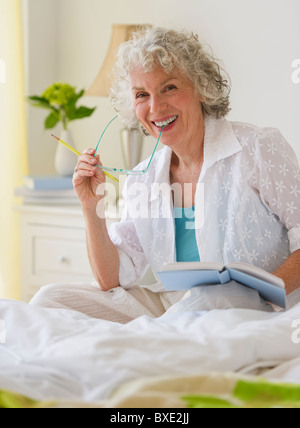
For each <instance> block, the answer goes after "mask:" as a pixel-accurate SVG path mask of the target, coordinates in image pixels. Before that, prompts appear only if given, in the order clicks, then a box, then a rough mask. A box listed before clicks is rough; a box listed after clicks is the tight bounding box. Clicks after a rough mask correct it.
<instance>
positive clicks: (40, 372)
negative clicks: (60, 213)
mask: <svg viewBox="0 0 300 428" xmlns="http://www.w3.org/2000/svg"><path fill="white" fill-rule="evenodd" d="M0 319H1V322H2V327H3V328H2V340H0V342H2V343H0V390H8V391H13V392H14V393H17V394H22V395H24V396H26V397H29V398H31V399H34V400H38V401H42V402H49V401H51V402H52V405H53V406H57V407H112V408H114V407H116V408H117V407H124V408H125V407H139V408H142V407H157V408H159V407H169V408H179V407H187V406H191V403H189V402H188V401H186V397H188V396H189V397H190V396H191V395H195V394H198V395H199V394H200V395H201V394H202V395H205V396H207V395H209V396H215V397H216V396H218V397H219V396H221V397H224V396H225V395H228V394H229V395H230V394H231V393H232V391H233V388H234V386H235V385H237V383H239V382H241V381H244V382H248V381H250V382H251V381H253V382H257V381H259V382H261V380H262V379H263V381H267V382H277V383H280V384H281V383H288V384H292V385H295V386H297V387H299V388H300V303H298V304H295V305H294V306H292V307H291V308H290V309H288V310H286V311H280V312H271V313H268V312H263V311H258V310H253V309H214V310H210V311H196V310H189V311H186V310H182V311H180V310H177V311H176V312H172V311H171V312H169V313H168V312H167V313H166V314H165V315H163V316H162V317H159V318H152V317H150V316H147V315H145V316H142V317H139V318H137V319H135V320H134V321H132V322H129V323H127V324H119V323H114V322H109V321H103V320H99V319H94V318H89V317H87V316H86V315H83V314H82V313H79V312H76V311H70V310H65V309H42V308H38V307H34V306H31V305H28V304H26V303H23V302H18V301H12V300H0ZM4 327H5V334H4ZM0 338H1V336H0ZM299 388H298V389H299ZM298 392H299V390H298ZM183 397H185V399H184V398H183ZM299 404H300V397H299ZM45 406H46V405H45Z"/></svg>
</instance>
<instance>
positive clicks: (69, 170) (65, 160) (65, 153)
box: [55, 129, 78, 176]
mask: <svg viewBox="0 0 300 428" xmlns="http://www.w3.org/2000/svg"><path fill="white" fill-rule="evenodd" d="M60 138H61V139H62V140H63V141H64V142H65V143H68V144H69V145H70V146H72V147H74V148H75V145H74V141H73V137H72V134H71V132H70V130H68V129H67V130H63V131H62V132H61V136H60ZM77 160H78V158H77V156H76V155H75V153H73V152H71V151H70V150H68V149H67V148H66V147H65V146H64V145H63V144H60V143H58V145H57V149H56V155H55V169H56V172H57V174H58V175H62V176H71V175H73V173H74V168H75V166H76V164H77Z"/></svg>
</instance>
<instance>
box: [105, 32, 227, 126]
mask: <svg viewBox="0 0 300 428" xmlns="http://www.w3.org/2000/svg"><path fill="white" fill-rule="evenodd" d="M157 65H159V66H161V67H162V68H163V69H164V70H165V71H166V72H167V73H170V72H171V71H172V70H173V69H174V68H177V69H179V70H180V71H182V72H183V73H185V74H186V76H187V77H188V78H189V79H190V81H191V82H192V84H193V85H194V87H195V89H196V91H197V93H198V94H199V95H200V96H201V97H202V99H203V100H204V103H203V105H202V108H203V114H204V115H205V116H214V117H216V118H220V117H224V116H226V115H227V114H228V112H229V111H230V107H229V105H230V99H229V95H230V90H231V88H230V79H229V77H228V75H227V74H226V72H225V71H224V70H223V69H222V68H221V66H220V65H219V63H218V61H217V60H216V59H215V58H214V56H213V55H212V54H211V53H209V52H207V51H206V50H205V49H204V46H203V45H202V44H201V43H200V42H199V39H198V36H196V35H194V34H193V33H190V32H187V31H182V32H178V31H175V30H168V29H166V28H152V27H145V29H144V30H142V31H140V32H137V33H134V35H133V38H132V40H130V41H129V42H126V43H123V44H122V45H121V46H120V49H119V52H118V56H117V61H116V64H115V67H114V83H113V86H112V89H111V93H110V101H111V104H112V106H113V107H114V108H115V110H116V111H117V112H118V114H119V116H120V118H121V120H122V122H123V123H124V124H125V125H126V126H127V127H128V128H129V129H132V130H133V129H140V130H141V125H140V123H139V121H138V119H137V117H136V115H135V111H134V98H133V94H132V91H131V81H130V73H131V71H133V70H134V69H136V68H138V67H141V66H142V67H143V68H144V69H145V71H146V72H148V71H151V70H152V68H153V67H154V66H157Z"/></svg>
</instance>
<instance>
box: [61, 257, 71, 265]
mask: <svg viewBox="0 0 300 428" xmlns="http://www.w3.org/2000/svg"><path fill="white" fill-rule="evenodd" d="M59 263H61V264H63V265H65V264H67V263H69V259H68V258H67V257H61V258H60V260H59Z"/></svg>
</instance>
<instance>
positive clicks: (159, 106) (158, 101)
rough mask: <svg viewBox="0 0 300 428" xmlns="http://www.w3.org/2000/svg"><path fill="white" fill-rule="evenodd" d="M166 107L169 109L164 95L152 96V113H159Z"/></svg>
mask: <svg viewBox="0 0 300 428" xmlns="http://www.w3.org/2000/svg"><path fill="white" fill-rule="evenodd" d="M166 109H167V103H166V101H165V100H164V99H163V97H160V96H158V95H155V96H152V97H151V105H150V110H151V113H155V114H157V113H159V112H161V111H164V110H166Z"/></svg>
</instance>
